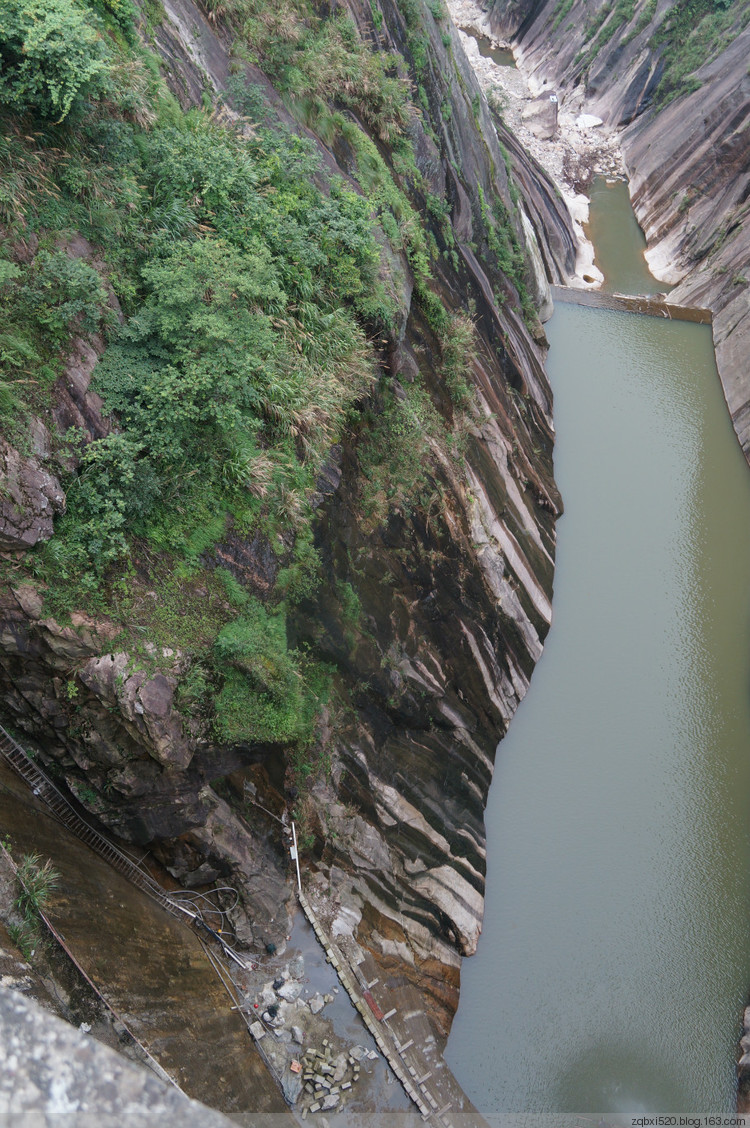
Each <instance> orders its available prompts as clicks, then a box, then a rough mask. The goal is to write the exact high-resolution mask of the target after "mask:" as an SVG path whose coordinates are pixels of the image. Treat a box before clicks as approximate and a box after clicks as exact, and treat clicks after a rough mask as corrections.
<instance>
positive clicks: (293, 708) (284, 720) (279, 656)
mask: <svg viewBox="0 0 750 1128" xmlns="http://www.w3.org/2000/svg"><path fill="white" fill-rule="evenodd" d="M214 655H215V661H216V664H217V667H218V669H219V670H221V671H222V672H223V686H222V688H221V690H220V692H219V694H218V696H217V698H216V720H215V729H216V734H217V736H218V737H219V739H220V740H222V741H224V742H226V743H231V744H239V743H247V744H267V743H284V744H290V743H293V744H298V745H300V746H305V745H307V744H309V743H310V742H311V741H312V739H313V735H314V731H315V719H316V717H317V715H318V712H319V711H320V708H321V706H322V704H323V703H324V702H325V701H326V700H327V698H328V695H329V692H330V674H329V672H328V670H327V669H326V668H325V667H324V666H322V665H321V664H320V663H316V662H313V661H312V660H311V659H309V658H308V657H307V656H306V655H305V654H303V653H301V652H299V651H295V650H290V649H289V647H288V645H287V633H286V616H285V614H284V612H283V610H281V609H276V610H275V611H269V610H268V609H267V608H266V607H264V606H263V604H262V603H260V602H259V601H258V600H257V599H249V600H248V601H247V603H246V605H245V607H244V610H243V613H242V616H241V617H240V618H239V619H236V620H235V621H234V622H232V623H228V624H227V625H226V626H225V627H224V628H223V629H222V630H221V631H220V633H219V635H218V637H217V639H216V642H215V644H214Z"/></svg>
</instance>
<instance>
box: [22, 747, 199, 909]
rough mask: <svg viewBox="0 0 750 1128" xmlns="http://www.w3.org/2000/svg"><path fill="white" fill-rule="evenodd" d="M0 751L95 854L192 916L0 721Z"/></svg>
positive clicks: (169, 906) (163, 902)
mask: <svg viewBox="0 0 750 1128" xmlns="http://www.w3.org/2000/svg"><path fill="white" fill-rule="evenodd" d="M0 753H1V754H2V755H3V756H4V757H5V759H6V760H7V761H8V763H9V764H10V766H11V767H12V768H13V769H14V770H15V771H16V772H17V774H18V775H19V776H20V777H21V778H22V779H23V780H25V782H26V783H28V784H29V786H30V787H31V788H32V790H33V792H34V794H35V795H37V796H38V797H39V798H40V799H42V800H43V801H44V802H45V803H46V804H47V806H48V807H49V808H50V810H51V811H52V813H53V814H54V815H55V817H56V818H57V819H58V820H59V821H60V822H61V823H62V824H63V825H64V826H66V827H67V828H68V830H70V831H71V832H72V833H73V834H75V835H76V837H77V838H80V839H81V841H82V842H85V843H86V845H87V846H90V847H91V848H92V850H95V851H96V852H97V854H100V855H101V856H102V857H103V858H104V859H105V860H106V861H107V862H109V864H110V865H111V866H113V867H114V868H115V869H116V870H118V871H119V873H121V874H122V875H123V876H124V877H126V878H127V879H128V880H129V881H131V882H132V883H133V884H134V885H137V886H138V887H139V888H140V889H142V890H143V892H144V893H147V894H148V895H149V897H153V898H154V900H156V901H158V902H159V904H160V905H161V906H162V907H163V908H164V909H166V911H167V912H168V913H171V914H172V916H174V917H177V918H178V919H179V920H184V918H185V917H188V918H190V919H192V920H194V919H195V918H196V916H197V914H195V913H192V912H191V911H190V910H189V909H186V908H183V906H182V905H178V904H176V903H175V902H174V901H173V900H172V898H171V897H170V896H169V895H168V894H167V893H166V892H165V891H164V890H163V889H162V888H161V886H160V885H158V884H157V883H156V882H155V881H154V880H153V878H151V877H149V876H148V874H145V873H144V872H143V870H141V869H139V868H138V866H137V865H136V864H135V862H133V861H131V859H130V858H128V857H127V855H125V854H123V853H122V851H121V850H118V849H117V847H116V846H113V844H112V843H111V842H110V841H109V840H108V839H107V838H105V837H104V835H103V834H101V833H100V832H99V831H98V830H95V829H94V828H93V827H92V826H90V825H89V823H87V822H86V820H85V819H83V818H81V816H80V815H79V814H78V812H77V811H75V810H74V809H73V807H72V806H71V804H70V803H69V802H68V800H67V799H66V798H65V796H64V795H63V794H62V792H61V791H59V790H58V789H57V787H55V785H54V783H53V782H52V780H51V779H50V778H49V777H48V776H47V775H45V773H44V772H43V771H42V769H41V768H40V767H39V765H38V764H35V763H34V761H33V760H32V759H31V757H30V756H29V755H28V753H27V752H26V751H24V749H23V748H22V747H21V745H20V744H18V742H17V741H15V740H14V739H13V737H12V736H11V735H10V733H9V732H7V731H6V730H5V729H4V728H3V727H2V725H0Z"/></svg>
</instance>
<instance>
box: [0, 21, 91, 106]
mask: <svg viewBox="0 0 750 1128" xmlns="http://www.w3.org/2000/svg"><path fill="white" fill-rule="evenodd" d="M106 71H107V52H106V49H105V46H104V42H103V40H102V38H101V36H100V35H99V34H98V33H97V31H96V30H95V29H94V27H92V24H91V13H90V12H87V11H86V10H85V9H81V8H80V7H78V6H77V5H76V4H74V3H73V2H72V0H0V102H3V103H5V104H6V105H9V106H11V107H12V108H13V109H15V110H20V111H24V110H31V111H33V112H34V113H37V114H39V115H40V116H41V117H44V118H52V119H53V120H55V121H58V122H60V121H62V120H63V119H64V118H65V117H67V115H68V114H69V113H70V111H71V109H72V107H73V104H74V102H75V100H76V98H77V97H78V95H79V94H83V93H85V92H87V93H90V94H96V93H97V91H98V90H100V89H101V87H102V85H103V81H104V77H105V73H106Z"/></svg>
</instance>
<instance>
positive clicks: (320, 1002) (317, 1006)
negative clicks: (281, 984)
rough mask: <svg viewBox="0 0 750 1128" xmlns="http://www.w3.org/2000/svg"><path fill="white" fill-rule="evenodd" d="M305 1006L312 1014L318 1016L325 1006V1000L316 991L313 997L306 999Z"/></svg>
mask: <svg viewBox="0 0 750 1128" xmlns="http://www.w3.org/2000/svg"><path fill="white" fill-rule="evenodd" d="M307 1005H308V1006H309V1008H310V1010H311V1011H312V1013H313V1014H319V1013H320V1011H322V1009H323V1007H324V1006H325V1005H326V1004H325V999H324V998H323V996H322V995H321V994H320V992H319V991H318V993H317V995H313V997H312V998H311V999H308V1001H307Z"/></svg>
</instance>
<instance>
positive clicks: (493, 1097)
mask: <svg viewBox="0 0 750 1128" xmlns="http://www.w3.org/2000/svg"><path fill="white" fill-rule="evenodd" d="M591 231H592V233H593V238H594V240H595V242H596V244H597V248H599V247H601V254H600V255H599V256H598V261H600V265H601V266H602V269H603V270H604V273H605V275H606V277H607V285H608V287H609V288H611V289H615V290H619V291H620V292H623V291H624V292H627V291H628V290H629V291H630V292H633V289H634V287H636V288H637V289H638V291H640V292H642V289H643V286H644V283H646V284H648V281H649V279H648V276H647V275H645V266H644V265H643V261H642V258H641V250H640V247H639V246H638V245H637V240H638V239H639V238H640V239H641V241H642V237H641V236H640V232H639V231H638V229H637V227H636V225H635V222H634V220H633V219H632V216H631V214H630V212H629V204H628V203H627V192H626V191H625V186H624V185H621V186H620V189H619V190H614V191H613V190H610V189H607V188H606V187H599V189H598V190H597V191H596V192H595V193H594V196H593V208H592V217H591ZM605 236H606V238H605ZM639 272H640V275H639ZM644 275H645V277H644ZM658 288H659V287H658V284H657V283H655V282H654V281H653V280H652V279H651V280H650V289H651V290H652V291H653V290H656V289H658ZM547 333H548V336H549V340H550V346H551V347H550V353H549V363H548V369H549V374H550V379H551V383H552V387H553V390H554V395H555V420H556V430H557V442H556V447H555V473H556V478H557V481H558V483H559V486H560V489H561V492H562V495H563V498H564V502H565V507H566V508H565V513H564V516H563V517H562V519H561V520H560V522H559V542H558V555H557V568H556V578H555V597H554V620H553V627H552V630H551V631H550V635H549V638H548V641H547V644H546V647H545V652H544V655H543V657H542V659H541V661H540V663H539V667H538V669H537V671H536V673H535V675H534V679H533V682H532V688H531V691H530V693H529V694H528V697H527V698H526V700H525V701H524V703H523V706H522V708H521V709H520V710H519V713H518V715H517V717H516V718H515V720H514V722H513V725H512V726H511V729H510V733H509V734H508V736H507V737H506V739H505V740H504V741H503V742H502V744H501V745H500V748H499V751H498V757H497V764H496V770H495V778H494V781H493V785H492V789H491V792H490V797H489V804H488V809H487V828H488V856H489V859H490V862H489V866H488V871H489V872H488V886H487V899H486V912H485V920H484V930H483V935H482V938H481V941H480V945H479V951H478V954H477V956H476V957H475V958H474V959H472V960H468V961H465V963H464V968H463V972H462V985H461V1003H460V1007H459V1011H458V1014H457V1017H456V1021H455V1023H454V1027H453V1031H452V1035H451V1038H450V1042H449V1047H448V1059H449V1061H450V1064H451V1066H452V1068H453V1069H454V1071H455V1073H456V1075H457V1077H458V1078H459V1079H460V1081H461V1082H462V1084H463V1086H464V1088H465V1090H466V1091H467V1093H468V1094H469V1096H470V1097H471V1098H472V1100H474V1101H475V1103H476V1104H477V1105H478V1107H480V1108H481V1109H482V1110H483V1111H485V1112H486V1113H508V1112H549V1113H551V1112H565V1111H568V1112H584V1111H585V1112H597V1113H603V1112H630V1113H633V1114H635V1113H637V1112H639V1111H640V1112H651V1113H653V1112H674V1111H693V1112H698V1111H699V1112H713V1111H724V1112H729V1111H731V1110H732V1109H733V1104H734V1062H735V1060H736V1053H735V1047H736V1040H737V1037H738V1020H739V1016H740V1014H741V1009H742V1006H743V1003H744V1000H745V995H746V992H747V988H748V983H750V951H749V950H748V944H747V936H748V924H749V923H750V919H749V915H748V876H749V875H750V834H749V832H750V818H749V811H748V795H749V794H750V763H748V757H747V748H748V739H749V737H750V710H749V708H748V692H747V689H748V683H749V682H750V660H749V655H748V649H749V648H748V624H749V622H750V615H749V611H750V599H749V593H748V582H747V577H748V575H749V574H750V477H749V476H748V472H747V465H746V463H745V460H744V459H743V457H742V453H741V451H740V449H739V446H738V444H737V441H736V438H735V436H734V434H733V432H732V427H731V424H730V420H729V417H728V414H727V410H726V406H725V403H724V400H723V397H722V393H721V387H720V384H719V381H718V379H717V375H716V369H715V363H714V355H713V346H712V340H711V332H710V329H709V328H708V327H705V326H698V325H693V324H687V323H677V322H670V321H664V320H662V319H659V318H652V317H642V316H637V315H633V314H630V313H620V312H608V311H604V310H593V309H585V308H581V307H577V306H573V305H558V306H556V308H555V312H554V315H553V318H552V320H551V321H550V322H549V324H548V326H547Z"/></svg>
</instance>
